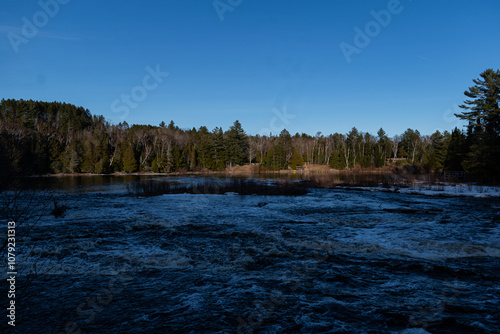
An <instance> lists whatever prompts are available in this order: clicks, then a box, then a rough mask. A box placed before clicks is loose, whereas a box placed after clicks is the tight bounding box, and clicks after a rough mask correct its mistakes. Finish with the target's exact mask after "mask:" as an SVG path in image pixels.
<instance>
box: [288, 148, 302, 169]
mask: <svg viewBox="0 0 500 334" xmlns="http://www.w3.org/2000/svg"><path fill="white" fill-rule="evenodd" d="M303 165H304V159H303V158H302V155H301V154H300V153H299V151H298V150H297V149H296V148H295V147H294V148H293V152H292V157H291V159H290V168H291V169H293V170H295V169H297V166H303Z"/></svg>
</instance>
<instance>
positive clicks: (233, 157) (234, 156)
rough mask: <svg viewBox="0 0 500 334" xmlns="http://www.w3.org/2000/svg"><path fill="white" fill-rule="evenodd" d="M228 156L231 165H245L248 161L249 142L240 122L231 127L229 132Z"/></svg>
mask: <svg viewBox="0 0 500 334" xmlns="http://www.w3.org/2000/svg"><path fill="white" fill-rule="evenodd" d="M226 134H227V156H228V160H229V164H230V165H232V164H243V163H245V161H246V157H247V149H248V140H247V135H246V134H245V131H244V130H243V128H242V127H241V123H240V122H239V121H237V120H236V121H235V122H234V124H233V125H232V126H231V127H229V130H228V131H227V133H226Z"/></svg>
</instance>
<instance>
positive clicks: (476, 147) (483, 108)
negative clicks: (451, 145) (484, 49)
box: [455, 69, 500, 182]
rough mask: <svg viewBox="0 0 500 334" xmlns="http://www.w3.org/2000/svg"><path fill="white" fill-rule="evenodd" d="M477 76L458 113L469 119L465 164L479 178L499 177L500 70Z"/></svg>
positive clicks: (488, 71)
mask: <svg viewBox="0 0 500 334" xmlns="http://www.w3.org/2000/svg"><path fill="white" fill-rule="evenodd" d="M480 76H481V78H478V79H474V80H473V82H474V83H475V85H474V86H472V87H470V88H469V90H467V91H465V92H464V94H465V95H466V96H467V97H468V98H469V100H465V101H464V104H463V105H461V106H460V108H462V109H464V110H467V111H463V112H462V113H461V114H455V116H457V117H459V118H460V119H463V120H466V121H468V122H469V124H468V125H467V142H468V145H469V152H468V153H467V155H466V157H465V159H464V161H463V163H462V166H463V167H464V169H465V171H466V172H468V173H470V174H472V175H473V176H475V177H477V178H478V179H482V180H488V181H492V182H498V181H499V180H500V71H499V70H497V71H494V70H492V69H487V70H486V71H484V72H482V73H481V74H480Z"/></svg>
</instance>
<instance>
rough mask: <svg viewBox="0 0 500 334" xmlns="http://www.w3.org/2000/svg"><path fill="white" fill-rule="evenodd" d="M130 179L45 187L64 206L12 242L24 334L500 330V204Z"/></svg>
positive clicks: (20, 329) (65, 181) (19, 321)
mask: <svg viewBox="0 0 500 334" xmlns="http://www.w3.org/2000/svg"><path fill="white" fill-rule="evenodd" d="M137 178H138V177H129V178H127V177H123V178H117V177H102V178H94V179H92V178H87V179H85V178H74V179H71V178H68V179H61V180H59V181H58V182H59V183H56V185H55V186H52V188H53V189H54V190H53V191H54V194H53V196H54V198H55V199H56V200H57V201H58V203H61V204H64V205H66V206H68V207H69V209H68V211H67V212H66V214H65V216H64V217H61V218H54V217H53V216H50V215H44V216H43V217H42V219H41V220H40V222H39V223H38V224H37V225H36V226H35V227H34V228H33V230H31V232H30V233H29V236H28V237H27V238H26V239H25V241H24V242H23V244H22V245H21V246H20V247H22V249H20V250H19V252H20V254H19V256H18V258H17V262H18V266H19V272H20V274H19V275H18V281H19V282H18V283H19V284H20V286H22V284H23V283H24V282H26V281H28V280H29V281H30V282H31V286H30V287H29V288H22V289H21V288H20V289H21V290H20V291H19V295H18V298H17V302H18V308H17V321H16V325H17V326H16V329H17V330H18V331H17V332H18V333H71V332H74V333H77V332H78V331H80V332H81V333H236V332H241V333H252V332H253V333H427V332H428V333H499V332H500V313H499V310H500V300H499V296H500V270H499V269H500V227H499V224H500V222H499V221H498V220H497V219H495V217H497V215H498V213H499V210H500V201H499V200H498V199H494V198H482V199H481V198H464V197H455V198H445V197H432V196H421V195H409V194H398V193H386V192H367V191H347V190H326V189H312V191H311V193H310V194H308V195H304V196H298V197H285V196H272V197H270V196H238V195H189V194H180V195H163V196H157V197H147V198H145V197H130V196H128V195H127V194H126V193H127V192H126V189H127V183H128V182H132V181H134V180H136V179H137ZM143 178H144V177H143ZM171 180H176V181H179V182H193V180H198V181H199V179H196V178H182V177H179V178H171ZM51 182H53V181H51ZM384 209H418V210H414V211H412V212H405V211H404V210H401V211H398V210H392V211H390V212H388V211H387V210H384ZM3 225H5V224H3ZM3 231H4V230H2V232H3ZM5 272H6V270H2V274H4V273H5ZM28 273H36V274H35V275H33V279H31V277H28V275H27V274H28ZM5 278H6V277H5V275H4V276H2V279H3V281H4V282H5ZM2 295H4V293H2ZM5 298H6V297H5V296H3V297H2V299H1V300H2V303H3V304H2V307H3V306H5V305H6V304H5V303H6V301H5ZM3 308H4V307H3ZM4 309H5V308H4ZM4 312H5V314H6V311H4ZM2 318H4V320H3V321H2V323H1V328H2V329H6V327H7V326H6V320H5V318H6V317H5V315H4V316H3V317H2Z"/></svg>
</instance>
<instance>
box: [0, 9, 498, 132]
mask: <svg viewBox="0 0 500 334" xmlns="http://www.w3.org/2000/svg"><path fill="white" fill-rule="evenodd" d="M44 4H45V5H44ZM55 4H57V6H56V5H55ZM214 4H215V5H214ZM499 14H500V1H498V0H475V1H472V0H453V1H451V0H450V1H430V0H413V1H412V0H401V1H397V0H391V1H387V0H383V1H379V0H370V1H368V0H360V1H355V0H338V1H334V0H315V1H306V0H286V1H285V0H279V1H278V0H275V1H272V0H217V1H213V0H175V1H174V0H155V1H148V0H145V1H124V0H109V1H102V0H100V1H96V0H86V1H81V0H42V1H41V2H38V1H7V0H0V35H1V37H0V75H1V76H0V92H1V95H0V98H15V99H35V100H42V101H61V102H68V103H72V104H75V105H77V106H83V107H85V108H88V109H89V110H90V111H91V112H92V113H93V114H101V115H104V116H105V117H106V119H108V120H109V121H111V122H113V123H118V122H120V121H124V120H125V121H127V122H128V123H129V124H134V123H140V124H153V125H157V124H159V123H160V122H161V121H165V122H166V123H168V122H169V121H170V120H174V122H175V123H176V124H177V125H178V126H180V127H181V128H192V127H196V128H198V127H200V126H202V125H206V126H207V127H208V128H209V130H211V129H213V128H214V127H216V126H222V127H223V128H224V129H225V130H226V129H227V128H228V127H229V126H230V125H231V124H232V123H233V122H234V121H235V120H236V119H238V120H239V121H240V122H241V123H242V125H243V128H244V129H245V130H246V132H247V133H248V134H256V133H266V132H269V131H272V132H273V133H277V132H279V131H280V130H281V129H282V128H284V127H286V128H287V129H288V130H289V132H290V133H292V134H294V133H295V132H306V133H308V134H311V135H314V134H316V133H317V132H322V133H323V134H325V135H326V134H330V133H334V132H341V133H346V132H348V131H349V130H350V129H351V128H352V127H353V126H356V127H357V128H358V130H360V131H363V132H370V133H372V134H376V132H377V130H378V129H379V128H380V127H383V128H384V129H385V130H386V132H387V133H388V134H389V135H391V136H392V135H395V134H401V133H403V132H404V131H405V130H406V129H407V128H412V129H418V130H419V131H420V132H421V133H422V134H431V133H432V132H434V131H435V130H436V129H440V130H451V129H453V128H454V127H455V126H457V125H460V123H459V122H457V121H456V119H455V117H453V116H452V114H453V112H457V111H459V110H458V108H457V105H459V104H461V103H462V102H463V100H464V95H463V92H464V91H465V90H466V89H467V88H468V87H470V86H472V85H473V83H472V79H474V78H477V77H478V76H479V73H481V72H482V71H484V70H485V69H487V68H493V69H498V68H500V34H499V33H500V19H499ZM167 73H168V74H167Z"/></svg>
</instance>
